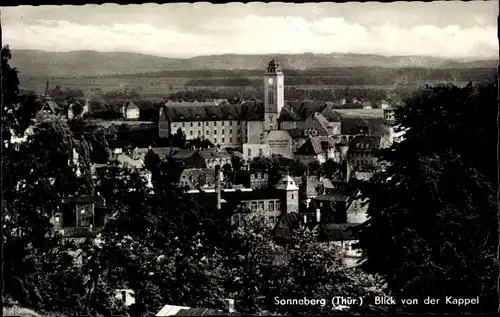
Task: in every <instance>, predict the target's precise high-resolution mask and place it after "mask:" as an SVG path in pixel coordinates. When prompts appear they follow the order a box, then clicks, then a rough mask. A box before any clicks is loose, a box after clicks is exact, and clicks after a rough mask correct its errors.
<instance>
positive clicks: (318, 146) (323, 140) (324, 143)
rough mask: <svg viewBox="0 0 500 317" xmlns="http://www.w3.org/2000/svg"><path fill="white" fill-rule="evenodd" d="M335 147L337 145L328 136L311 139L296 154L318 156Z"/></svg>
mask: <svg viewBox="0 0 500 317" xmlns="http://www.w3.org/2000/svg"><path fill="white" fill-rule="evenodd" d="M332 147H335V143H334V142H333V140H331V139H330V138H329V137H327V136H313V137H309V138H308V139H307V140H306V142H304V144H302V145H301V146H300V147H299V148H298V150H297V151H296V152H295V154H299V155H318V154H321V153H325V152H326V151H328V148H332Z"/></svg>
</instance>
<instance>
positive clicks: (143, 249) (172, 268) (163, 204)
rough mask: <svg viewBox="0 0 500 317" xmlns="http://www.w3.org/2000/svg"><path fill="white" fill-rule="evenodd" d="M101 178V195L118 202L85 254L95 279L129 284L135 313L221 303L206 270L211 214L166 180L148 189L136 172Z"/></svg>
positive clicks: (214, 233)
mask: <svg viewBox="0 0 500 317" xmlns="http://www.w3.org/2000/svg"><path fill="white" fill-rule="evenodd" d="M160 176H161V175H160ZM106 179H107V183H102V187H103V188H108V189H110V188H111V190H109V191H108V192H105V193H103V195H106V196H105V197H115V199H118V200H119V201H120V205H113V206H111V208H112V209H113V212H114V217H113V220H112V221H111V222H110V223H109V225H108V226H107V227H106V228H105V229H104V232H103V234H102V241H103V242H102V244H101V245H100V246H99V247H98V248H97V247H95V248H93V250H92V252H91V253H90V254H93V255H92V256H93V257H94V258H95V259H96V261H95V264H94V266H93V267H94V269H93V270H94V272H96V273H95V275H94V277H93V278H94V280H95V281H98V280H99V279H100V278H102V279H104V280H105V281H106V283H105V284H106V285H114V286H116V287H125V286H127V287H128V288H131V289H132V290H133V291H134V294H135V295H134V297H135V300H136V304H135V305H134V307H133V308H132V311H131V312H132V313H133V314H134V315H140V314H148V315H149V314H151V313H152V312H155V311H157V310H158V309H159V308H161V305H163V304H164V303H168V302H170V303H178V304H180V305H189V306H209V307H211V306H219V307H220V305H222V295H221V291H220V290H219V288H218V283H217V279H214V278H213V277H212V274H211V272H212V271H213V270H212V259H214V258H216V256H215V254H216V252H215V248H216V246H215V245H214V243H215V242H216V241H220V239H218V238H217V237H219V233H218V230H217V227H216V226H215V225H214V224H213V222H212V218H211V216H210V215H211V214H212V213H211V212H209V211H208V210H206V209H205V208H204V207H203V206H199V205H197V204H196V203H195V202H194V201H192V200H191V199H190V198H189V197H188V196H185V195H184V194H183V193H182V191H181V190H180V189H179V188H177V187H176V186H175V185H173V184H169V183H167V182H161V181H158V182H156V183H155V187H154V193H153V192H152V191H151V190H150V189H148V188H147V187H146V186H145V180H144V179H143V178H142V177H141V176H140V175H139V174H136V173H128V172H122V173H120V176H118V175H116V171H115V177H113V174H110V175H109V177H107V178H106ZM117 179H118V182H117V181H116V180H117ZM160 179H161V178H160ZM111 182H114V184H112V183H111ZM117 194H118V195H119V196H116V195H117ZM113 195H114V196H113ZM120 283H121V284H120Z"/></svg>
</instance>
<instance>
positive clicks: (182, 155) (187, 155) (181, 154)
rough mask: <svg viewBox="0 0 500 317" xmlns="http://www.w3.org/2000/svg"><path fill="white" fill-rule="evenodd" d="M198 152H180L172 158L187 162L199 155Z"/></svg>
mask: <svg viewBox="0 0 500 317" xmlns="http://www.w3.org/2000/svg"><path fill="white" fill-rule="evenodd" d="M197 153H198V151H197V150H179V151H177V152H176V153H174V154H173V155H172V157H173V158H174V159H176V160H186V159H188V158H191V157H192V156H193V155H195V154H197Z"/></svg>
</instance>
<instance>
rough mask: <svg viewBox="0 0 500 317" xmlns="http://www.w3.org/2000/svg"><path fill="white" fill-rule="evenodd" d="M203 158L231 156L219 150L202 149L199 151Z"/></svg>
mask: <svg viewBox="0 0 500 317" xmlns="http://www.w3.org/2000/svg"><path fill="white" fill-rule="evenodd" d="M199 153H200V155H201V157H203V158H204V159H214V158H230V157H231V154H229V153H228V152H227V151H224V150H219V149H201V150H199Z"/></svg>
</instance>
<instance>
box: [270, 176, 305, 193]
mask: <svg viewBox="0 0 500 317" xmlns="http://www.w3.org/2000/svg"><path fill="white" fill-rule="evenodd" d="M276 188H277V189H280V190H299V188H298V187H297V184H295V181H294V180H293V178H291V177H290V175H286V176H285V177H283V178H282V179H281V180H280V181H279V182H278V184H276Z"/></svg>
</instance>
